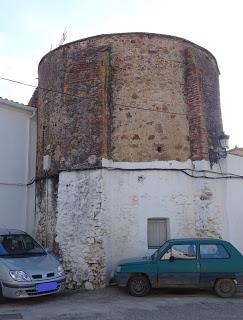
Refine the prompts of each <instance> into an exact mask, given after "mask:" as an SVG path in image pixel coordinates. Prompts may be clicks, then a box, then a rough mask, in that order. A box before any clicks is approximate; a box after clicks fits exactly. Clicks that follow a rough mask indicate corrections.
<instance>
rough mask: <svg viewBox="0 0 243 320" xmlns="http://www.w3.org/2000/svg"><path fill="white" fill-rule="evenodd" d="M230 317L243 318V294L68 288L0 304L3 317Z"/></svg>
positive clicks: (227, 319)
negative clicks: (140, 295)
mask: <svg viewBox="0 0 243 320" xmlns="http://www.w3.org/2000/svg"><path fill="white" fill-rule="evenodd" d="M20 319H24V320H91V319H92V320H93V319H95V320H104V319H106V320H114V319H115V320H120V319H128V320H143V319H144V320H147V319H149V320H154V319H156V320H158V319H170V320H185V319H193V320H198V319H205V320H211V319H212V320H217V319H220V320H231V319H243V294H242V293H241V294H237V295H236V296H235V297H234V298H231V299H222V298H218V297H216V296H215V295H214V294H213V293H212V292H207V291H198V290H196V291H192V290H187V291H185V290H164V289H163V290H161V289H160V290H153V291H152V292H151V294H150V295H149V296H147V297H144V298H134V297H131V296H130V295H129V294H128V293H127V291H126V289H121V288H115V287H110V288H106V289H100V290H96V291H78V292H71V291H67V292H65V293H63V294H61V295H59V296H49V297H42V298H35V299H28V300H18V301H17V300H15V301H14V300H7V301H5V302H4V303H1V304H0V320H20Z"/></svg>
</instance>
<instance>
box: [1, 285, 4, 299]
mask: <svg viewBox="0 0 243 320" xmlns="http://www.w3.org/2000/svg"><path fill="white" fill-rule="evenodd" d="M3 301H4V297H3V291H2V285H1V283H0V303H1V302H3Z"/></svg>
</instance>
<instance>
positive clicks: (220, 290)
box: [214, 279, 236, 298]
mask: <svg viewBox="0 0 243 320" xmlns="http://www.w3.org/2000/svg"><path fill="white" fill-rule="evenodd" d="M214 290H215V292H216V294H217V295H218V296H219V297H221V298H230V297H232V296H233V295H234V294H235V293H236V284H235V282H234V280H232V279H219V280H217V282H216V283H215V286H214Z"/></svg>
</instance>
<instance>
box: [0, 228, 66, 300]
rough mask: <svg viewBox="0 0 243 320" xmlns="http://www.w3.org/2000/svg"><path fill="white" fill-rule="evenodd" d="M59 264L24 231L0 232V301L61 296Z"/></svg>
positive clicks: (9, 230)
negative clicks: (52, 295)
mask: <svg viewBox="0 0 243 320" xmlns="http://www.w3.org/2000/svg"><path fill="white" fill-rule="evenodd" d="M65 279H66V277H65V273H64V270H63V268H62V266H61V264H60V262H59V261H58V260H57V259H56V258H55V257H53V256H52V255H51V254H49V253H48V252H47V251H46V250H45V249H44V248H43V247H42V246H41V245H39V244H38V243H37V242H36V241H35V240H34V239H33V238H32V237H31V236H30V235H28V234H27V233H25V232H24V231H20V230H14V229H0V298H3V297H6V298H15V299H16V298H30V297H37V296H43V295H47V294H52V293H56V292H61V291H63V290H64V287H65Z"/></svg>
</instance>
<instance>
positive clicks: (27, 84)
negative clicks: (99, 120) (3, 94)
mask: <svg viewBox="0 0 243 320" xmlns="http://www.w3.org/2000/svg"><path fill="white" fill-rule="evenodd" d="M0 79H1V80H5V81H9V82H14V83H17V84H21V85H23V86H27V87H31V88H35V89H36V88H37V89H41V90H44V91H48V92H54V93H58V94H62V95H66V96H71V97H75V98H78V99H90V97H80V96H76V95H74V94H71V93H66V92H63V91H57V90H53V89H48V88H43V87H40V86H35V85H33V84H29V83H25V82H21V81H17V80H13V79H8V78H4V77H0Z"/></svg>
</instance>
